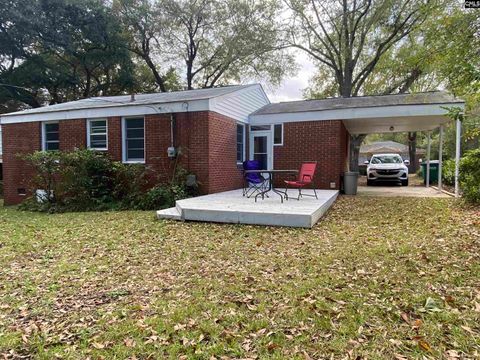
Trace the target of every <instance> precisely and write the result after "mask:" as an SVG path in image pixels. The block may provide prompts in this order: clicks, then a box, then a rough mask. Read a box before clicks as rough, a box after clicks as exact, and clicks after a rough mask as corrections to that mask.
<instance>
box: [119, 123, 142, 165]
mask: <svg viewBox="0 0 480 360" xmlns="http://www.w3.org/2000/svg"><path fill="white" fill-rule="evenodd" d="M138 118H142V119H143V160H140V159H139V160H127V141H126V140H127V131H126V125H125V124H126V121H125V120H128V119H138ZM145 129H146V126H145V116H129V117H123V118H122V162H123V163H124V164H145V158H146V152H147V146H146V141H145V140H146V138H145Z"/></svg>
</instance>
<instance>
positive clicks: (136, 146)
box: [125, 118, 145, 161]
mask: <svg viewBox="0 0 480 360" xmlns="http://www.w3.org/2000/svg"><path fill="white" fill-rule="evenodd" d="M144 124H145V122H144V120H143V118H133V119H126V120H125V130H126V133H125V148H126V160H127V161H128V160H144V159H145V138H144V137H145V133H144Z"/></svg>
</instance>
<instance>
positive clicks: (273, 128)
mask: <svg viewBox="0 0 480 360" xmlns="http://www.w3.org/2000/svg"><path fill="white" fill-rule="evenodd" d="M277 125H281V126H282V134H281V135H282V141H281V142H280V143H279V144H275V126H277ZM272 137H273V139H272V142H273V146H283V123H280V124H273V126H272Z"/></svg>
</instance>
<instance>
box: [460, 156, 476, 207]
mask: <svg viewBox="0 0 480 360" xmlns="http://www.w3.org/2000/svg"><path fill="white" fill-rule="evenodd" d="M460 187H461V188H462V191H463V197H464V199H465V200H467V201H468V202H472V203H477V204H478V203H480V149H476V150H471V151H469V152H467V153H466V154H465V156H464V157H463V158H462V160H461V162H460Z"/></svg>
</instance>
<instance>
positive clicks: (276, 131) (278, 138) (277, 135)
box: [273, 124, 283, 145]
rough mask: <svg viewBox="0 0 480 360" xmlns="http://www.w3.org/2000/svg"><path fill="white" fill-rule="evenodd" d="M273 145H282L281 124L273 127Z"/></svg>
mask: <svg viewBox="0 0 480 360" xmlns="http://www.w3.org/2000/svg"><path fill="white" fill-rule="evenodd" d="M273 145H283V124H276V125H273Z"/></svg>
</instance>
